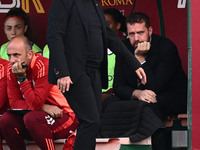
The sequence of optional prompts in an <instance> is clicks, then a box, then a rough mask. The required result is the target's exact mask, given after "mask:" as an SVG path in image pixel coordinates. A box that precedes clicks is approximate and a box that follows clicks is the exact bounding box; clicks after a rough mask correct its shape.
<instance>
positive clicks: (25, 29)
mask: <svg viewBox="0 0 200 150" xmlns="http://www.w3.org/2000/svg"><path fill="white" fill-rule="evenodd" d="M27 29H28V25H25V27H24V33H26V31H27Z"/></svg>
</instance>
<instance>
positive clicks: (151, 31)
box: [149, 26, 153, 36]
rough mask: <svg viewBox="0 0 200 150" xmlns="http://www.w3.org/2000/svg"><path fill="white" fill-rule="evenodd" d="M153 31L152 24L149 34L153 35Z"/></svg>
mask: <svg viewBox="0 0 200 150" xmlns="http://www.w3.org/2000/svg"><path fill="white" fill-rule="evenodd" d="M152 33H153V28H152V26H150V27H149V36H151V35H152Z"/></svg>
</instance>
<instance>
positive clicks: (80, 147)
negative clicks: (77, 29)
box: [64, 67, 101, 150]
mask: <svg viewBox="0 0 200 150" xmlns="http://www.w3.org/2000/svg"><path fill="white" fill-rule="evenodd" d="M64 95H65V97H66V98H67V100H68V103H69V105H70V107H71V108H72V109H73V111H74V112H75V114H76V116H77V118H78V120H79V122H80V125H79V127H78V130H77V136H76V139H75V144H74V150H95V145H96V141H95V139H96V134H97V131H98V129H99V125H100V109H101V76H100V69H99V68H94V67H87V68H86V72H84V73H83V74H82V76H81V77H80V79H79V80H78V82H76V83H75V84H73V85H71V86H70V89H69V92H65V94H64Z"/></svg>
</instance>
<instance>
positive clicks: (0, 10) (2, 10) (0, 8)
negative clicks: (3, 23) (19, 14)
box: [0, 0, 20, 13]
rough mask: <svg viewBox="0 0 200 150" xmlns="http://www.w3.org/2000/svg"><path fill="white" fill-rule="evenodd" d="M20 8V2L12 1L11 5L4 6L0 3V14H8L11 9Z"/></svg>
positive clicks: (17, 0) (18, 0)
mask: <svg viewBox="0 0 200 150" xmlns="http://www.w3.org/2000/svg"><path fill="white" fill-rule="evenodd" d="M14 7H17V8H19V7H20V0H12V3H11V4H2V3H1V1H0V13H7V12H8V11H9V10H10V9H11V8H14Z"/></svg>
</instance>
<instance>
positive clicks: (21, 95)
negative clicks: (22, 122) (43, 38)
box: [8, 61, 53, 110]
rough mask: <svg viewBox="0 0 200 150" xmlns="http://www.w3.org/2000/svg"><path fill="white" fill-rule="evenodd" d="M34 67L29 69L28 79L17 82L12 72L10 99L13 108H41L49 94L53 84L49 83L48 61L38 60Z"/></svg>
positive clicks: (9, 87)
mask: <svg viewBox="0 0 200 150" xmlns="http://www.w3.org/2000/svg"><path fill="white" fill-rule="evenodd" d="M34 66H35V67H33V69H32V70H31V71H30V70H29V71H27V78H28V81H25V82H22V83H21V84H18V83H17V77H16V76H15V75H14V74H12V73H10V74H11V80H9V86H8V89H9V101H10V105H11V108H12V109H13V108H21V109H31V110H40V109H41V108H42V106H43V104H44V103H45V101H46V100H47V97H48V96H49V92H50V89H51V88H52V86H53V85H52V84H49V82H48V80H47V78H48V62H42V61H37V62H36V63H35V65H34Z"/></svg>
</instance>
